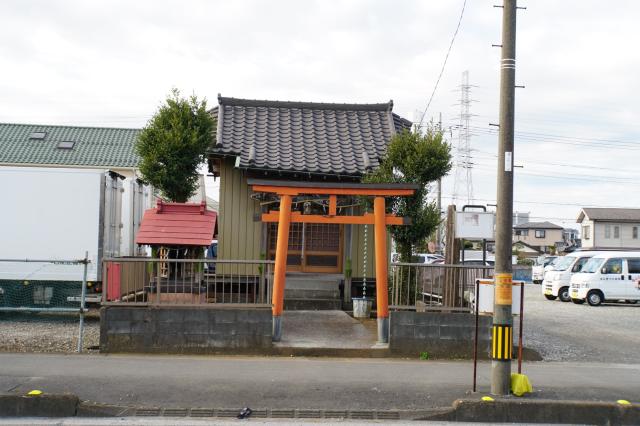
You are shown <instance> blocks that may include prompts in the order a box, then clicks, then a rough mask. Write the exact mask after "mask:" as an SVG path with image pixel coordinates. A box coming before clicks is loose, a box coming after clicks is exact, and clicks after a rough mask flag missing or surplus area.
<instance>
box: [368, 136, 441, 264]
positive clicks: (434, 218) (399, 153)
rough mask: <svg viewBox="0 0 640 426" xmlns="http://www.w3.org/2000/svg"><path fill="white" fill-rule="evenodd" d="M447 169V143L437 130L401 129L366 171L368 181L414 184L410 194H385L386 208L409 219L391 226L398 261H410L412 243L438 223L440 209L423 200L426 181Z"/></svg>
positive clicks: (420, 238)
mask: <svg viewBox="0 0 640 426" xmlns="http://www.w3.org/2000/svg"><path fill="white" fill-rule="evenodd" d="M450 170H451V146H450V145H449V144H448V143H447V142H446V141H445V140H444V137H443V134H442V132H441V131H439V130H437V129H434V128H431V127H430V128H429V129H428V130H427V132H426V134H424V135H422V134H419V133H411V132H409V131H407V130H405V131H404V132H402V133H399V134H397V135H396V136H394V138H393V139H392V140H391V143H390V144H389V147H388V148H387V152H386V154H385V156H384V158H382V160H381V162H380V167H378V168H377V169H375V170H374V171H372V172H370V173H368V174H367V175H366V176H365V177H364V179H363V181H364V182H368V183H415V184H418V189H417V190H416V192H415V194H414V195H413V196H411V197H389V198H388V199H387V210H388V211H390V212H393V213H395V214H396V215H398V216H402V217H408V218H410V219H411V225H408V226H393V227H391V235H392V236H393V239H394V240H395V242H396V245H397V248H398V253H400V259H401V261H402V262H410V261H411V253H412V252H413V249H414V247H415V246H416V245H418V244H420V242H422V241H424V240H425V238H427V237H428V236H429V235H431V234H432V233H433V232H434V230H435V229H436V227H437V226H438V225H439V224H440V212H439V211H438V208H437V206H436V204H435V203H434V202H429V201H428V200H427V195H428V188H429V183H431V182H434V181H436V180H438V179H439V178H441V177H443V176H445V175H446V174H447V173H448V172H449V171H450Z"/></svg>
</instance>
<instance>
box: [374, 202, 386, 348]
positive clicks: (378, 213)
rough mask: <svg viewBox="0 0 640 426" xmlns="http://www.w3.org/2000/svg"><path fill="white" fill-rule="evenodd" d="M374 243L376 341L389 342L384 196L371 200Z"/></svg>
mask: <svg viewBox="0 0 640 426" xmlns="http://www.w3.org/2000/svg"><path fill="white" fill-rule="evenodd" d="M373 215H374V219H375V222H374V227H375V243H376V301H377V312H378V343H388V342H389V290H388V287H387V274H388V271H387V226H386V224H385V211H384V197H376V198H375V199H374V201H373Z"/></svg>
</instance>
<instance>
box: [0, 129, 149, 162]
mask: <svg viewBox="0 0 640 426" xmlns="http://www.w3.org/2000/svg"><path fill="white" fill-rule="evenodd" d="M33 132H45V133H46V136H45V137H44V139H32V138H31V134H32V133H33ZM139 133H140V129H117V128H108V127H75V126H49V125H37V124H7V123H0V164H7V163H10V164H55V165H61V166H91V167H94V166H101V167H137V166H138V163H139V161H140V159H139V157H138V155H137V154H136V153H135V149H134V147H135V142H136V139H137V137H138V134H139ZM60 142H75V143H74V144H73V148H71V149H61V148H58V147H57V146H58V144H59V143H60Z"/></svg>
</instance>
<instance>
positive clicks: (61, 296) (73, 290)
mask: <svg viewBox="0 0 640 426" xmlns="http://www.w3.org/2000/svg"><path fill="white" fill-rule="evenodd" d="M81 292H82V282H81V281H34V280H0V309H1V308H22V309H26V308H29V309H34V310H36V309H37V310H43V311H46V310H48V309H51V310H55V309H60V308H63V309H80V294H81ZM69 297H74V298H75V300H76V301H75V302H74V301H69V300H68V298H69Z"/></svg>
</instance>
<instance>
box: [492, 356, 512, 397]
mask: <svg viewBox="0 0 640 426" xmlns="http://www.w3.org/2000/svg"><path fill="white" fill-rule="evenodd" d="M510 393H511V361H510V360H507V361H496V360H493V361H491V395H496V396H508V395H509V394H510Z"/></svg>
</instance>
